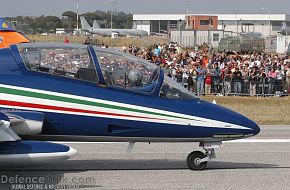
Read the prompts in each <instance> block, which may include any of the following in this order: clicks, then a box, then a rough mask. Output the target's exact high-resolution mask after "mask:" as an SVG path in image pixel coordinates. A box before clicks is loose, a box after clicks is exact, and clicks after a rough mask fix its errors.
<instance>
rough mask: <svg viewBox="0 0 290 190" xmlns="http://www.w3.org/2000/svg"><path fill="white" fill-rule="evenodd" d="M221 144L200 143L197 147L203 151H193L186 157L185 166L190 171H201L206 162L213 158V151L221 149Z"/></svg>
mask: <svg viewBox="0 0 290 190" xmlns="http://www.w3.org/2000/svg"><path fill="white" fill-rule="evenodd" d="M221 146H222V142H200V143H199V147H202V148H203V149H204V150H205V153H203V152H201V151H193V152H191V153H190V154H189V155H188V156H187V166H188V168H189V169H191V170H203V169H204V168H205V167H206V165H207V162H208V161H210V160H212V159H214V158H215V149H217V148H221Z"/></svg>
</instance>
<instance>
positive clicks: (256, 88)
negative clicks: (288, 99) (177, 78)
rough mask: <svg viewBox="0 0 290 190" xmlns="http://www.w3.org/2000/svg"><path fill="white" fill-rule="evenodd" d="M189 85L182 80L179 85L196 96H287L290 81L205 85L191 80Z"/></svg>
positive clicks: (283, 78)
mask: <svg viewBox="0 0 290 190" xmlns="http://www.w3.org/2000/svg"><path fill="white" fill-rule="evenodd" d="M191 83H192V84H189V83H188V81H187V79H185V78H183V80H182V82H181V84H182V85H183V86H184V87H185V88H187V89H188V90H190V91H191V92H193V93H194V94H196V95H207V94H211V95H220V96H230V95H234V96H287V95H290V79H289V78H288V79H287V78H286V77H285V76H281V77H277V78H276V79H270V78H267V77H266V78H260V79H259V80H257V81H250V80H242V81H232V80H231V81H226V80H219V79H218V80H213V82H212V84H205V80H202V81H197V80H193V82H191Z"/></svg>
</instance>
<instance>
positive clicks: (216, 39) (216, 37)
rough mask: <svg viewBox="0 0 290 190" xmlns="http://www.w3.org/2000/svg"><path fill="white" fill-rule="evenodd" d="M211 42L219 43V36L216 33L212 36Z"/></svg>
mask: <svg viewBox="0 0 290 190" xmlns="http://www.w3.org/2000/svg"><path fill="white" fill-rule="evenodd" d="M213 41H214V42H218V41H220V34H218V33H215V34H213Z"/></svg>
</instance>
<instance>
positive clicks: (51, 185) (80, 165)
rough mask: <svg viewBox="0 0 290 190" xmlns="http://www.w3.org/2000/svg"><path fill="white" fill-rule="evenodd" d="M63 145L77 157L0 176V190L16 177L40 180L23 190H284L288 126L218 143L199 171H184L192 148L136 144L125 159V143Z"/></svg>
mask: <svg viewBox="0 0 290 190" xmlns="http://www.w3.org/2000/svg"><path fill="white" fill-rule="evenodd" d="M256 140H257V141H256ZM68 145H69V146H71V147H73V148H75V149H77V150H78V152H79V154H78V155H77V156H75V157H74V158H72V159H70V160H67V161H65V162H62V163H52V164H51V165H49V166H39V167H32V168H18V169H12V170H6V171H5V170H1V171H0V174H1V175H0V176H1V178H2V179H0V180H2V184H1V183H0V189H1V190H2V189H17V187H16V186H15V184H17V183H15V182H14V183H3V182H6V181H7V178H9V177H12V179H15V178H16V175H17V176H18V178H19V177H23V178H25V179H28V177H29V178H32V177H35V178H36V179H40V178H41V177H43V178H44V181H45V183H40V182H38V183H35V184H34V186H32V185H31V186H22V188H24V189H45V188H46V189H193V190H204V189H214V190H215V189H247V190H249V189H290V126H262V131H261V133H260V134H259V135H258V136H256V137H253V138H251V139H249V141H238V142H228V143H224V144H223V148H222V149H219V150H217V151H216V154H217V158H216V159H215V160H213V161H211V162H209V163H208V166H207V168H206V170H204V171H191V170H189V169H187V166H186V157H187V155H188V154H189V153H190V152H191V151H193V150H201V149H200V148H199V147H198V144H197V143H151V144H148V143H136V145H135V146H134V149H133V151H132V153H131V154H129V155H128V154H126V150H127V146H128V143H68ZM3 176H4V177H3ZM3 179H4V181H3ZM5 180H6V181H5ZM19 184H20V185H21V183H18V185H19ZM20 187H21V186H19V188H18V189H21V188H20Z"/></svg>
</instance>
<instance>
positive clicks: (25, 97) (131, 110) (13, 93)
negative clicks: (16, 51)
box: [0, 84, 248, 129]
mask: <svg viewBox="0 0 290 190" xmlns="http://www.w3.org/2000/svg"><path fill="white" fill-rule="evenodd" d="M0 106H1V107H6V108H15V109H24V110H34V111H40V112H55V113H65V114H74V115H84V116H92V117H104V118H113V119H125V120H134V121H135V120H136V121H144V122H154V123H170V124H176V125H191V126H205V127H209V126H211V127H218V128H227V127H226V126H228V125H229V124H228V123H225V122H221V121H215V120H210V119H206V118H200V117H195V116H191V115H186V114H181V113H175V112H169V111H165V110H159V109H154V108H148V107H143V106H136V105H131V104H124V103H120V102H113V101H107V100H101V99H94V98H89V97H83V96H76V95H71V94H64V93H58V92H51V91H45V90H39V89H32V88H24V87H18V86H11V85H3V84H0ZM230 125H231V128H236V129H248V128H246V127H243V126H239V125H234V124H230Z"/></svg>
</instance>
